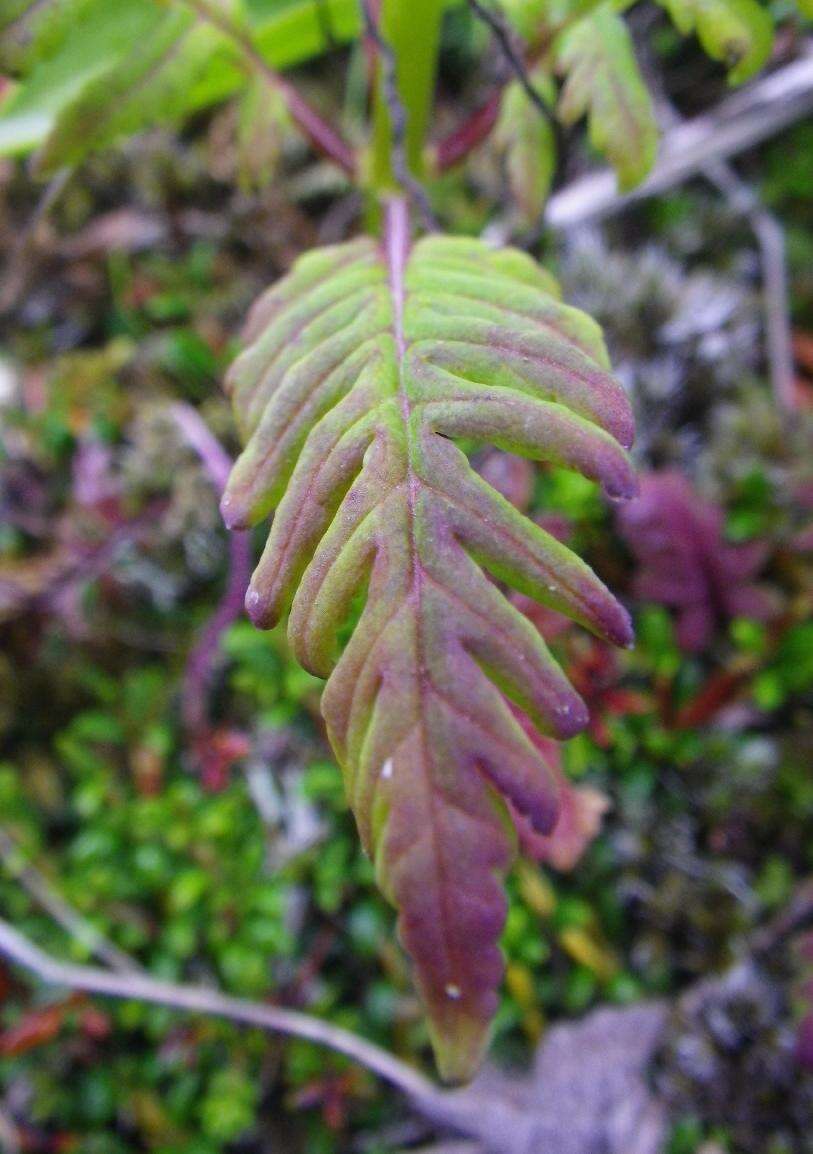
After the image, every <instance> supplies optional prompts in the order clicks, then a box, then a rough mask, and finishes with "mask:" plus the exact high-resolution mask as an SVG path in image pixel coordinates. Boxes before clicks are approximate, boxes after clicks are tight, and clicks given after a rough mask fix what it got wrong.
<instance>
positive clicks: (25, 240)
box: [0, 168, 71, 316]
mask: <svg viewBox="0 0 813 1154" xmlns="http://www.w3.org/2000/svg"><path fill="white" fill-rule="evenodd" d="M70 178H71V169H69V168H61V169H60V170H59V172H58V173H57V174H56V176H54V177H53V179H52V180H50V181H49V182H48V184H47V185H46V186H45V191H44V192H43V194H42V196H41V197H40V199H39V201H38V202H37V207H36V208H35V209H34V211H33V212H32V214H31V216H30V217H29V218H28V221H27V222H26V224H25V227H24V228H23V230H22V232H20V233H19V234H18V236H17V239H16V241H15V242H14V245H13V247H12V250H11V253H10V255H9V258H8V267H7V271H6V277H5V283H4V285H3V287H2V289H0V316H4V315H5V314H6V313H8V312H11V310H12V309H13V308H14V307H15V305H16V304H17V302H18V301H19V299H20V297H21V296H22V295H23V293H24V292H25V290H26V288H27V286H28V282H29V277H30V276H31V273H32V271H33V269H34V267H35V263H34V262H33V261H32V260H31V259H30V258H31V255H32V250H33V249H34V248H35V247H36V241H37V232H38V230H39V226H40V225H41V224H42V222H43V221H44V220H45V218H46V217H47V216H48V214H49V213H50V211H51V209H52V208H53V207H54V205H55V204H56V202H57V201H58V200H59V198H60V196H61V195H62V193H63V192H64V191H65V188H66V186H67V184H68V181H69V180H70Z"/></svg>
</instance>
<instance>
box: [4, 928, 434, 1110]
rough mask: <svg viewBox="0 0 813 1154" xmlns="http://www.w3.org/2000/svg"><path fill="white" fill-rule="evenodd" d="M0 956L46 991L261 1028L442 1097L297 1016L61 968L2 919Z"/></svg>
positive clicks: (409, 1089) (394, 1065)
mask: <svg viewBox="0 0 813 1154" xmlns="http://www.w3.org/2000/svg"><path fill="white" fill-rule="evenodd" d="M0 954H2V955H3V956H4V957H6V958H7V959H8V960H9V961H10V962H14V963H15V964H16V965H19V966H22V967H23V968H24V969H26V970H29V971H30V972H31V973H32V974H34V975H35V976H36V977H38V978H39V979H40V980H41V981H43V982H45V983H46V984H48V985H52V986H63V987H65V988H67V989H69V990H82V991H84V992H85V993H88V994H100V995H102V996H104V997H109V998H120V999H124V1000H125V1001H128V1000H137V1001H142V1002H150V1003H152V1004H153V1005H158V1006H168V1007H170V1008H171V1009H177V1010H188V1011H191V1012H193V1013H201V1014H208V1015H212V1016H214V1017H219V1018H228V1019H229V1020H230V1021H233V1022H240V1023H242V1024H244V1025H246V1026H257V1027H259V1028H260V1029H263V1030H272V1031H275V1032H277V1033H281V1034H288V1035H291V1036H293V1037H297V1038H303V1039H305V1040H306V1041H309V1042H315V1043H316V1044H317V1045H321V1046H327V1047H328V1048H329V1049H331V1050H335V1051H336V1052H337V1053H340V1054H344V1055H346V1056H347V1057H348V1058H352V1059H353V1060H354V1061H356V1062H359V1063H360V1064H361V1065H362V1066H365V1067H366V1068H367V1069H368V1070H372V1071H373V1073H375V1074H378V1075H379V1077H381V1078H383V1079H385V1081H387V1082H390V1083H391V1084H392V1085H393V1086H395V1087H397V1089H399V1090H402V1091H403V1092H404V1093H405V1094H407V1096H408V1097H410V1098H413V1099H424V1098H427V1097H432V1096H433V1095H437V1094H438V1093H441V1092H440V1091H438V1090H436V1088H435V1087H434V1086H433V1085H432V1083H431V1082H430V1081H429V1080H428V1079H427V1078H424V1077H423V1076H422V1075H421V1074H419V1073H418V1072H417V1071H416V1070H413V1069H412V1068H411V1067H409V1066H407V1065H406V1064H405V1063H404V1062H401V1061H399V1060H398V1059H397V1058H394V1057H392V1055H390V1054H388V1053H387V1051H386V1050H383V1049H381V1048H380V1047H379V1046H376V1045H375V1044H374V1043H372V1042H367V1041H365V1040H364V1039H363V1038H360V1037H358V1036H357V1035H355V1034H353V1033H351V1032H350V1031H349V1030H345V1029H343V1028H342V1027H340V1026H333V1025H331V1024H330V1023H329V1022H324V1021H321V1020H320V1019H319V1018H314V1017H311V1016H310V1015H308V1014H302V1013H299V1012H298V1011H295V1010H284V1009H281V1008H280V1007H278V1006H272V1005H263V1004H261V1003H259V1002H249V1001H245V1000H244V999H242V998H234V997H231V996H229V995H228V994H223V993H221V992H220V991H219V990H215V989H209V988H207V987H204V986H182V985H177V984H175V983H172V982H161V981H158V980H157V979H155V978H151V977H149V976H147V975H146V974H138V973H128V974H121V973H113V972H112V971H110V970H107V969H101V968H97V967H95V966H82V965H74V964H73V963H70V962H58V961H56V960H55V959H54V958H52V957H50V955H48V954H46V953H44V951H42V950H40V949H39V948H38V947H37V946H35V945H34V944H33V943H32V942H30V941H29V940H28V939H27V938H26V937H24V936H23V934H21V933H20V932H19V931H18V930H16V929H14V927H13V926H11V925H10V924H9V923H8V922H6V921H5V920H4V919H2V918H0Z"/></svg>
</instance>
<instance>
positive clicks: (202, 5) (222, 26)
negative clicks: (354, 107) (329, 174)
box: [182, 0, 356, 177]
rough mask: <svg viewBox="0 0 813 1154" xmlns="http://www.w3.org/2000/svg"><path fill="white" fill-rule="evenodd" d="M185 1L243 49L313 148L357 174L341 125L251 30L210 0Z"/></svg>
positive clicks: (350, 172)
mask: <svg viewBox="0 0 813 1154" xmlns="http://www.w3.org/2000/svg"><path fill="white" fill-rule="evenodd" d="M182 2H183V3H185V4H188V5H189V7H190V8H192V9H194V11H195V12H196V13H197V14H198V16H199V17H200V18H201V19H202V20H205V21H207V23H209V24H211V25H212V26H213V27H215V28H217V29H218V30H219V31H220V32H222V33H223V35H224V36H227V37H228V38H229V40H231V41H232V43H234V44H235V45H236V46H237V47H238V48H239V49H240V51H241V53H242V55H243V58H244V60H245V62H246V64H248V65H250V66H251V67H252V68H253V69H255V70H256V71H257V72H259V73H260V75H261V76H262V77H263V78H264V79H265V81H266V82H267V83H268V84H269V85H270V87H271V88H273V89H274V90H275V91H276V92H278V93H279V94H280V96H281V97H282V99H283V100H284V101H285V106H286V108H287V109H288V112H289V113H290V116H291V119H292V120H293V121H294V123H295V124H296V125H297V126H298V127H299V128H300V129H301V130H302V132H303V133H304V134H305V136H307V138H308V140H310V142H311V144H312V145H313V146H314V148H316V149H317V151H318V152H321V153H322V154H323V155H324V156H326V157H327V158H328V159H329V160H332V161H333V162H334V164H337V165H338V166H339V168H341V169H342V170H343V171H344V172H346V173H347V175H348V176H351V177H352V176H354V175H355V172H356V156H355V152H354V150H353V148H352V147H351V146H350V145H349V144H348V143H347V141H346V140H345V139H344V137H343V136H342V135H341V133H340V132H339V131H338V129H336V128H334V127H333V125H331V124H328V122H327V121H326V120H324V119H323V118H322V117H321V116H320V115H319V113H318V112H317V111H316V110H315V109H314V108H311V106H310V104H308V102H307V100H305V98H304V97H303V96H302V94H301V93H300V92H299V91H298V89H297V88H295V87H294V85H293V84H291V83H290V81H288V80H286V79H285V77H284V76H281V75H280V74H279V73H278V72H276V71H275V70H274V69H273V68H272V67H271V65H270V64H268V62H267V61H266V60H265V58H264V57H263V55H262V53H261V52H260V51H259V50H258V48H257V47H256V45H255V44H254V42H253V40H252V39H251V37H250V36H249V35H248V33H247V32H244V31H243V29H242V28H240V27H239V26H238V25H235V24H233V23H232V22H231V20H230V19H229V18H228V17H227V16H225V15H224V14H223V13H222V12H219V11H218V10H217V8H215V7H214V6H213V5H211V4H210V3H209V0H182Z"/></svg>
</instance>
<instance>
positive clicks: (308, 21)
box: [0, 0, 360, 173]
mask: <svg viewBox="0 0 813 1154" xmlns="http://www.w3.org/2000/svg"><path fill="white" fill-rule="evenodd" d="M219 7H220V9H221V10H225V11H226V12H227V13H229V14H230V15H232V16H233V17H234V18H235V19H236V20H237V21H238V23H241V24H243V25H245V26H247V27H248V28H249V30H250V33H251V36H252V39H253V41H254V43H255V45H256V47H257V49H258V51H259V52H260V53H261V54H262V56H263V57H264V59H265V60H266V61H267V62H268V63H269V64H270V65H271V66H272V67H274V68H277V69H280V68H287V67H290V66H293V65H296V64H301V63H303V62H304V61H307V60H309V59H311V58H312V57H314V56H317V55H319V54H320V53H321V52H323V51H324V50H325V49H326V48H328V47H329V46H330V45H331V44H333V43H343V42H345V41H347V40H349V39H351V38H352V37H353V36H354V35H356V33H357V32H358V27H359V19H360V18H359V8H358V4H357V3H356V0H267V2H265V3H262V4H250V5H249V4H247V3H246V0H242V2H241V0H230V3H229V5H225V4H224V3H223V2H222V0H220V4H219ZM0 66H1V67H3V68H5V69H6V70H8V71H11V72H13V73H14V75H15V76H19V77H20V80H21V83H20V86H19V88H18V89H17V91H16V92H15V93H13V94H12V96H11V97H10V98H9V99H7V100H6V102H5V103H4V105H3V108H2V111H0V155H4V154H5V155H8V154H14V153H25V152H29V151H31V150H32V149H34V148H36V147H38V146H39V145H41V144H43V142H45V148H44V153H43V157H42V158H41V160H40V168H41V170H42V171H43V172H45V173H47V172H52V171H53V170H54V169H56V168H58V167H59V166H60V165H61V164H63V163H70V164H74V163H78V162H79V161H80V160H82V159H84V157H85V156H86V155H87V154H88V153H90V152H91V151H93V150H94V149H97V148H101V147H105V146H106V145H108V144H110V143H112V142H113V141H114V140H115V139H116V138H117V137H120V136H125V135H128V134H131V133H134V132H137V131H140V130H141V129H143V128H147V127H150V126H152V125H155V124H166V123H175V122H178V121H180V120H181V119H182V118H183V117H184V116H187V115H189V114H190V113H192V112H195V111H197V110H199V109H201V108H206V107H208V106H210V105H212V104H215V103H217V102H218V101H220V100H223V99H225V98H227V97H229V96H231V95H232V94H233V93H235V92H236V91H238V90H239V89H240V88H241V87H243V86H244V85H245V84H246V74H245V71H244V69H243V67H242V65H241V62H240V60H239V53H238V51H237V50H236V48H235V46H234V44H233V43H232V42H231V41H230V40H229V38H228V37H225V36H224V35H223V34H222V33H220V32H218V31H217V30H215V29H214V28H213V27H212V26H211V24H209V23H207V22H206V21H205V20H203V19H202V18H201V17H200V15H199V14H196V13H195V11H194V10H193V8H192V7H191V6H190V5H189V4H187V3H185V0H0Z"/></svg>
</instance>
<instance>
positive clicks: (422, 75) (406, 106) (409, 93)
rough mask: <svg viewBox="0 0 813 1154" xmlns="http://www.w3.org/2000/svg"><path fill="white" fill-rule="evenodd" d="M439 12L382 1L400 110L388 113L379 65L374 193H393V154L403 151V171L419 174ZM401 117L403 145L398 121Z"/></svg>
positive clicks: (430, 4) (424, 2) (382, 26)
mask: <svg viewBox="0 0 813 1154" xmlns="http://www.w3.org/2000/svg"><path fill="white" fill-rule="evenodd" d="M442 14H443V6H442V3H440V2H439V0H382V4H381V10H380V17H379V23H378V31H379V34H380V36H381V39H382V40H383V41H384V43H385V44H386V45H387V47H388V49H389V50H391V52H392V54H393V57H394V61H395V78H396V88H397V96H398V100H399V102H400V109H399V110H395V109H393V108H392V107H391V101H390V100H389V99H388V94H387V91H386V85H385V83H384V77H383V72H384V62H383V61H382V60H381V59H379V62H378V69H377V79H376V91H375V104H374V110H373V141H372V160H371V181H372V185H373V188H374V189H375V190H376V191H377V192H392V191H393V190H395V189H396V188H397V185H398V180H397V174H396V165H395V164H394V159H393V152H394V149H396V148H399V147H401V148H403V159H404V164H405V167H406V169H407V171H408V172H409V173H410V174H411V175H412V176H413V177H415V178H417V179H419V178H420V177H421V176H422V174H423V145H424V140H425V139H426V133H427V128H428V126H429V120H430V116H431V112H432V104H433V99H434V92H435V77H436V73H437V58H438V49H439V46H440V25H441V18H442ZM400 114H403V119H404V124H403V140H401V141H399V140H398V133H399V126H398V123H397V120H398V116H399V115H400Z"/></svg>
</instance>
